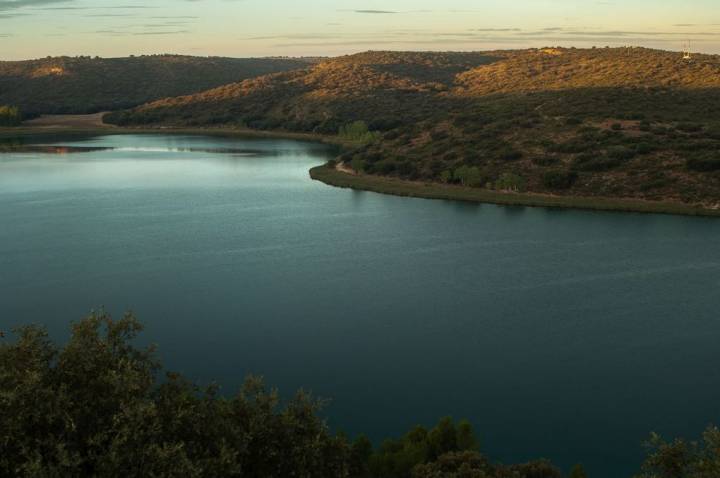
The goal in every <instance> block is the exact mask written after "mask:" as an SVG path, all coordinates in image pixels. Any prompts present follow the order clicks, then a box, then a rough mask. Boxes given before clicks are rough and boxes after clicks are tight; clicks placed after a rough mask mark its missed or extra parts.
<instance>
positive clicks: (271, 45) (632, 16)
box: [0, 0, 720, 59]
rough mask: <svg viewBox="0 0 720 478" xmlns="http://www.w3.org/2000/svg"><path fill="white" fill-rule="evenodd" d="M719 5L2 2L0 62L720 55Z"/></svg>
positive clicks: (668, 0)
mask: <svg viewBox="0 0 720 478" xmlns="http://www.w3.org/2000/svg"><path fill="white" fill-rule="evenodd" d="M717 1H718V0H615V1H592V0H442V1H437V0H385V1H380V0H335V1H332V0H305V1H301V0H145V1H144V2H140V1H138V0H0V58H2V59H23V58H37V57H43V56H47V55H100V56H126V55H129V54H143V53H182V54H191V55H224V56H237V57H246V56H281V55H291V56H299V55H337V54H343V53H352V52H357V51H363V50H369V49H375V50H377V49H393V50H487V49H495V48H524V47H533V46H536V47H537V46H547V45H561V46H578V47H584V46H592V45H598V46H604V45H611V46H619V45H643V46H650V47H657V48H663V49H669V50H679V49H681V48H682V44H683V43H684V42H685V41H686V40H688V39H690V40H692V45H693V49H695V50H697V51H704V52H712V53H720V8H718V3H717Z"/></svg>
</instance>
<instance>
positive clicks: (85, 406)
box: [0, 313, 720, 478]
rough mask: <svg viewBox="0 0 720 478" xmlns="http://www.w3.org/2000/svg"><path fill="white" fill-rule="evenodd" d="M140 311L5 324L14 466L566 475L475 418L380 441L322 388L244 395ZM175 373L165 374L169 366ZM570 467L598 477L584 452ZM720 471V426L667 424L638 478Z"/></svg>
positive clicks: (99, 470)
mask: <svg viewBox="0 0 720 478" xmlns="http://www.w3.org/2000/svg"><path fill="white" fill-rule="evenodd" d="M141 329H142V327H141V325H140V323H139V322H138V321H137V320H136V319H135V318H134V317H133V316H132V315H126V316H124V317H123V318H122V319H120V320H113V319H112V318H111V317H109V316H108V315H106V314H104V313H99V314H92V315H90V316H89V317H87V318H85V319H84V320H81V321H79V322H77V323H75V324H74V325H73V330H72V332H73V333H72V336H71V338H70V340H69V341H68V342H67V344H66V345H65V346H64V347H62V348H58V347H57V346H56V345H55V344H54V343H52V342H51V341H50V340H49V338H48V336H47V333H46V332H45V331H44V330H43V329H42V328H39V327H36V326H28V327H23V328H20V329H18V330H16V331H15V332H16V334H15V336H16V340H15V341H14V342H11V341H10V337H9V336H5V335H4V334H3V335H2V336H0V412H1V413H0V475H1V476H107V477H113V476H117V477H120V476H122V477H135V476H137V477H140V476H163V477H165V476H178V477H180V476H182V477H188V476H196V477H230V476H242V477H258V478H272V477H277V478H280V477H287V476H298V477H308V478H310V477H333V478H341V477H354V478H371V477H378V478H561V477H562V476H563V475H562V473H561V472H560V470H558V469H557V468H556V467H554V466H553V465H552V464H550V463H549V462H547V461H543V460H540V461H535V462H531V463H526V464H520V465H500V464H497V463H493V462H491V461H489V460H488V458H486V457H485V456H483V455H482V454H481V453H480V451H479V450H480V446H479V443H478V439H477V437H476V435H475V433H474V431H473V428H472V426H471V425H470V423H468V422H466V421H460V422H454V421H453V420H452V419H450V418H443V419H442V420H440V421H439V422H438V424H437V425H436V426H434V427H433V428H430V429H427V428H424V427H421V426H417V427H415V428H414V429H412V430H410V431H409V432H408V433H406V434H405V435H404V436H402V437H400V438H397V439H388V440H385V441H384V442H383V443H382V444H380V445H379V446H378V447H373V445H372V443H371V442H370V441H369V440H368V439H367V438H365V437H364V436H359V437H357V438H355V439H354V440H352V441H351V440H348V438H346V437H345V436H344V435H342V434H336V433H333V432H332V431H330V430H329V429H328V427H327V426H326V424H325V422H324V421H323V419H322V418H321V415H320V410H321V408H322V405H323V402H322V400H318V399H316V398H313V397H312V395H310V394H308V393H306V392H302V391H301V392H298V393H297V394H296V395H295V396H294V397H293V398H291V399H290V400H282V399H281V398H280V397H279V395H278V392H277V391H276V390H272V389H268V388H267V387H266V385H265V384H264V383H263V381H262V380H261V379H259V378H255V377H249V378H248V379H247V380H246V381H245V383H244V385H243V386H242V387H241V389H240V391H239V392H238V393H237V394H236V395H234V396H231V397H225V396H223V395H221V394H219V389H218V387H217V386H214V385H213V386H208V387H199V386H197V385H194V384H192V383H190V382H188V381H187V380H185V379H184V378H183V377H181V376H180V375H178V374H173V373H167V374H165V375H164V376H162V368H161V367H160V364H159V362H158V360H157V358H156V355H155V349H154V348H153V347H149V348H146V349H140V348H138V347H136V346H134V345H133V343H134V342H135V338H136V336H137V334H138V333H139V332H140V330H141ZM161 376H162V378H161ZM568 476H569V477H570V478H584V477H586V474H585V472H584V471H583V469H582V467H581V466H577V467H575V468H574V469H573V470H571V472H570V474H569V475H568ZM717 476H720V431H718V430H717V429H716V428H710V429H708V431H707V432H706V433H705V435H704V436H703V440H702V441H701V442H686V441H683V440H675V441H673V442H669V443H668V442H665V441H663V440H662V439H661V438H660V437H658V436H656V435H653V436H652V438H651V440H650V442H649V444H648V459H647V461H646V463H645V464H644V465H643V468H642V473H641V474H640V475H638V478H682V477H687V478H714V477H717Z"/></svg>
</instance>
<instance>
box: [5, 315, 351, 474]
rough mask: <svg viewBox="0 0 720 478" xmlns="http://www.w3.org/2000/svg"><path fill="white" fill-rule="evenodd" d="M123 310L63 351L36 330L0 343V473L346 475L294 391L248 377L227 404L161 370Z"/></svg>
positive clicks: (303, 397) (334, 447)
mask: <svg viewBox="0 0 720 478" xmlns="http://www.w3.org/2000/svg"><path fill="white" fill-rule="evenodd" d="M141 330H142V327H141V325H140V323H139V322H138V321H137V320H136V319H135V318H134V317H133V316H132V315H130V314H128V315H126V316H124V317H123V318H122V319H120V320H117V321H116V320H113V319H112V318H111V317H110V316H108V315H107V314H105V313H102V312H101V313H94V314H91V315H90V316H89V317H87V318H86V319H84V320H82V321H80V322H78V323H76V324H75V325H74V326H73V332H72V337H71V339H70V341H69V342H68V343H67V345H65V347H63V348H62V349H59V348H57V347H56V346H55V345H53V344H52V343H51V342H50V341H49V339H48V336H47V333H46V332H45V331H44V330H43V329H41V328H38V327H32V326H31V327H24V328H21V329H18V330H17V331H16V333H17V334H18V336H19V339H18V340H17V342H16V343H13V344H2V345H0V410H2V413H1V414H0V476H128V477H134V476H196V477H206V476H207V477H215V476H227V477H232V476H243V477H284V476H301V477H310V476H337V477H346V476H349V463H350V459H349V458H350V447H349V445H348V444H347V442H346V441H345V440H344V439H343V438H342V437H340V436H337V435H333V434H331V433H330V432H329V430H328V429H327V427H326V425H325V423H324V421H323V420H322V419H321V418H319V416H318V411H319V410H320V408H321V406H322V402H321V401H318V400H316V399H314V398H312V396H310V395H308V394H306V393H303V392H298V393H297V394H296V395H295V397H294V398H293V399H291V400H290V401H288V402H287V403H285V404H284V405H281V402H280V398H279V396H278V393H277V391H275V390H269V391H268V390H267V388H266V387H265V385H264V384H263V382H262V380H261V379H259V378H254V377H249V378H248V379H247V380H246V382H245V384H244V385H243V387H242V389H241V390H240V392H239V393H238V394H237V395H235V396H234V397H232V398H224V397H221V396H220V395H219V394H218V388H217V387H216V386H210V387H206V388H200V387H198V386H196V385H194V384H192V383H189V382H187V381H186V380H184V379H183V378H182V377H180V376H179V375H176V374H168V375H167V377H166V379H165V380H164V381H162V382H160V381H158V380H157V375H158V374H159V372H160V371H161V368H160V365H159V363H158V361H157V359H156V358H155V355H154V349H153V348H152V347H150V348H146V349H137V348H136V347H134V346H133V345H132V341H133V339H134V338H135V337H136V335H137V334H138V333H139V332H140V331H141Z"/></svg>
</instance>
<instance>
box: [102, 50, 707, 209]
mask: <svg viewBox="0 0 720 478" xmlns="http://www.w3.org/2000/svg"><path fill="white" fill-rule="evenodd" d="M719 112H720V57H718V56H709V55H698V56H696V57H695V58H694V59H693V60H692V61H685V60H683V58H682V55H680V54H677V53H672V52H664V51H658V50H649V49H644V48H617V49H609V48H608V49H588V50H580V49H539V50H538V49H533V50H522V51H495V52H485V53H403V52H367V53H362V54H358V55H351V56H346V57H340V58H335V59H331V60H327V61H324V62H321V63H318V64H316V65H313V66H310V67H308V68H305V69H303V70H297V71H293V72H286V73H279V74H276V75H271V76H265V77H261V78H256V79H251V80H246V81H244V82H241V83H234V84H230V85H225V86H223V87H220V88H217V89H214V90H209V91H206V92H203V93H200V94H196V95H191V96H184V97H178V98H168V99H164V100H160V101H157V102H153V103H149V104H146V105H143V106H140V107H138V108H135V109H133V110H129V111H125V112H118V113H115V114H113V115H111V116H110V117H108V121H110V122H114V123H117V124H121V125H179V126H203V125H224V126H231V127H232V126H235V127H249V128H254V129H269V130H282V131H298V132H314V133H319V134H326V135H336V134H339V133H340V134H343V135H346V131H347V128H348V127H350V128H352V127H353V126H350V125H357V124H359V123H358V122H363V123H364V124H365V125H366V126H367V128H368V131H369V132H371V133H374V135H375V137H376V138H375V140H372V141H371V140H365V141H361V142H359V143H358V145H357V147H355V148H354V149H352V150H350V151H348V152H346V153H345V154H344V155H343V156H341V157H340V158H339V160H340V162H343V163H345V164H346V165H347V166H349V167H352V168H353V169H355V170H356V171H358V172H360V173H364V174H368V175H380V176H391V177H398V178H403V179H410V180H422V181H434V182H441V183H446V184H450V185H462V186H468V187H475V188H483V189H488V190H496V191H510V192H512V191H516V192H524V191H527V192H536V193H547V194H553V195H567V196H597V197H612V198H634V199H645V200H664V201H677V202H685V203H691V204H701V205H703V206H704V207H707V208H716V207H720V158H718V156H717V155H716V151H717V150H718V149H720V119H718V118H720V117H719V116H718V113H719Z"/></svg>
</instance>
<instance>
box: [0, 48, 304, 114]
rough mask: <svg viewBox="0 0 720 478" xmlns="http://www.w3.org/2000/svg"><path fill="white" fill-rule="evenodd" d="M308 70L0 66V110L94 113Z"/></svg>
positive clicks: (276, 64)
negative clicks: (1, 106)
mask: <svg viewBox="0 0 720 478" xmlns="http://www.w3.org/2000/svg"><path fill="white" fill-rule="evenodd" d="M307 65H308V62H307V61H304V60H295V59H286V58H257V59H255V58H251V59H238V58H219V57H213V58H207V57H189V56H177V55H153V56H138V57H129V58H91V57H58V58H50V57H49V58H44V59H39V60H28V61H3V62H0V104H7V105H13V106H19V107H20V108H21V110H22V111H23V112H24V113H26V114H31V115H34V114H41V113H55V114H59V113H95V112H98V111H107V110H117V109H123V108H131V107H133V106H137V105H140V104H142V103H146V102H148V101H153V100H157V99H160V98H164V97H168V96H178V95H185V94H191V93H196V92H199V91H203V90H207V89H209V88H214V87H216V86H219V85H223V84H227V83H231V82H235V81H241V80H245V79H247V78H253V77H256V76H262V75H266V74H269V73H277V72H281V71H288V70H293V69H297V68H303V67H306V66H307Z"/></svg>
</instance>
